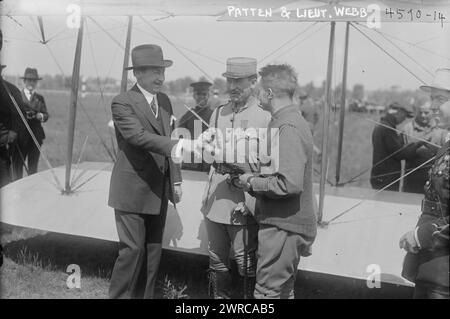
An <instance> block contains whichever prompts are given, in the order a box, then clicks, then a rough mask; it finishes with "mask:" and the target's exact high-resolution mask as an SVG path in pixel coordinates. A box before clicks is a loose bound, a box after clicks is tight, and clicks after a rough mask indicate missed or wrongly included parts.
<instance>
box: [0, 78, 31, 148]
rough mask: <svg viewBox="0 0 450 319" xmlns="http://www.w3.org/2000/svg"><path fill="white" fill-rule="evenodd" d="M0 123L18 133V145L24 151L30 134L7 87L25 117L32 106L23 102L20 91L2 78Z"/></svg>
mask: <svg viewBox="0 0 450 319" xmlns="http://www.w3.org/2000/svg"><path fill="white" fill-rule="evenodd" d="M0 81H1V82H3V83H0V123H2V124H3V126H4V127H5V128H6V129H7V130H9V131H14V132H16V133H17V140H16V144H17V145H18V146H19V147H20V148H21V149H22V150H23V149H24V148H25V147H26V145H28V141H29V139H30V134H29V133H28V131H27V128H26V126H25V124H24V123H23V121H22V119H21V118H20V116H19V113H18V112H17V110H16V107H15V106H14V103H13V101H12V100H11V98H10V96H9V94H8V92H7V91H6V89H5V86H6V87H7V88H8V90H9V92H10V93H11V95H12V97H13V98H14V100H15V101H16V102H17V104H18V106H19V108H20V109H21V111H22V113H23V115H24V116H25V113H26V112H28V111H31V109H30V106H29V105H28V104H26V103H24V102H23V99H22V95H21V93H20V90H19V89H18V88H17V87H16V86H15V85H13V84H11V83H9V82H8V81H5V80H4V79H3V78H2V77H1V76H0Z"/></svg>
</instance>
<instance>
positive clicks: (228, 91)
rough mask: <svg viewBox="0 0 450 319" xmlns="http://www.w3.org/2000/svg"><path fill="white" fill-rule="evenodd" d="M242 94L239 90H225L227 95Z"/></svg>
mask: <svg viewBox="0 0 450 319" xmlns="http://www.w3.org/2000/svg"><path fill="white" fill-rule="evenodd" d="M242 92H244V91H243V90H240V89H233V90H227V93H228V94H240V93H242Z"/></svg>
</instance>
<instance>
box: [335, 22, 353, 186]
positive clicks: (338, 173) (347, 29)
mask: <svg viewBox="0 0 450 319" xmlns="http://www.w3.org/2000/svg"><path fill="white" fill-rule="evenodd" d="M349 34H350V22H347V24H346V27H345V53H344V71H343V74H342V95H341V108H340V110H339V111H340V113H339V137H338V153H337V160H336V185H339V180H340V178H341V160H342V142H343V138H344V121H345V106H346V105H345V104H346V103H345V95H346V93H347V62H348V43H349Z"/></svg>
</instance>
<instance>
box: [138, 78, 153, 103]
mask: <svg viewBox="0 0 450 319" xmlns="http://www.w3.org/2000/svg"><path fill="white" fill-rule="evenodd" d="M136 85H137V87H138V88H139V90H140V91H141V92H142V94H144V97H145V99H146V100H147V102H148V104H150V103H151V102H152V101H153V99H154V98H155V94H152V93H150V92H149V91H147V90H146V89H144V88H143V87H142V86H140V85H139V83H137V82H136ZM155 102H157V100H155Z"/></svg>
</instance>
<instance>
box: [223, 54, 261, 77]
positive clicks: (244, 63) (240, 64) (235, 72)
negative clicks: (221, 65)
mask: <svg viewBox="0 0 450 319" xmlns="http://www.w3.org/2000/svg"><path fill="white" fill-rule="evenodd" d="M222 75H223V76H224V77H226V78H232V79H243V78H248V77H250V76H252V75H256V59H254V58H246V57H235V58H229V59H227V70H226V72H225V73H223V74H222Z"/></svg>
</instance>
